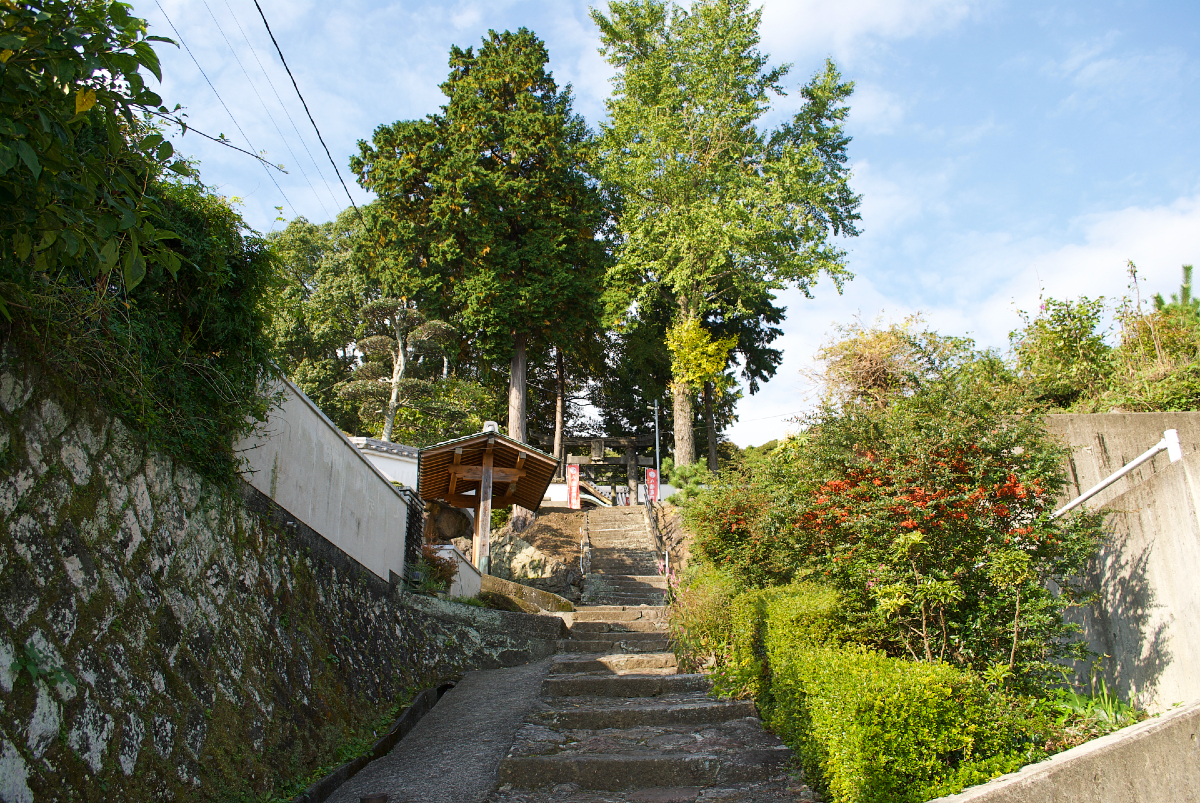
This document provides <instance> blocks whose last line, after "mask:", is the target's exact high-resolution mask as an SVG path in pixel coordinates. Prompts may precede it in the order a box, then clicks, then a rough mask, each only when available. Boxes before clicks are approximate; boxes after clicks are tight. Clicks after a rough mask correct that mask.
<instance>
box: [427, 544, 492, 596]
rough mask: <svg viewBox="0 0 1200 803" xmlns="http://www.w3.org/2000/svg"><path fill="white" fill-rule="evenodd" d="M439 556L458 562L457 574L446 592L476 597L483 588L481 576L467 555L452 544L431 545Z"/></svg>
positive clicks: (451, 594)
mask: <svg viewBox="0 0 1200 803" xmlns="http://www.w3.org/2000/svg"><path fill="white" fill-rule="evenodd" d="M433 549H434V551H435V552H437V553H438V556H439V557H442V558H449V559H450V560H453V561H454V562H455V563H457V564H458V574H456V575H454V581H453V582H452V583H450V588H449V591H448V593H449V594H450V596H452V597H477V596H479V592H480V590H481V589H482V588H483V577H482V575H480V573H479V570H478V569H476V568H475V567H474V566H472V565H471V561H469V560H467V556H466V555H464V554H463V553H462V552H460V551H459V549H458V547H456V546H453V545H452V544H437V545H435V546H434V547H433Z"/></svg>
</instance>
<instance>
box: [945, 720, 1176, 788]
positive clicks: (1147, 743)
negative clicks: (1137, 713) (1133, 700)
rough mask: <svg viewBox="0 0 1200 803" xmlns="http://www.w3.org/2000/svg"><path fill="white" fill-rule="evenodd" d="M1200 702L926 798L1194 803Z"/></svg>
mask: <svg viewBox="0 0 1200 803" xmlns="http://www.w3.org/2000/svg"><path fill="white" fill-rule="evenodd" d="M1197 733H1200V703H1193V704H1192V705H1190V706H1187V707H1185V708H1180V709H1176V710H1174V711H1170V712H1168V713H1166V714H1163V715H1162V716H1160V717H1156V718H1154V719H1148V720H1146V721H1145V722H1141V723H1138V724H1137V725H1131V726H1130V727H1128V728H1123V729H1122V730H1119V731H1117V732H1116V733H1111V734H1109V735H1108V736H1104V737H1102V738H1099V739H1096V740H1094V741H1091V742H1088V743H1086V744H1081V745H1080V746H1079V747H1075V748H1072V749H1071V750H1067V751H1064V752H1062V753H1059V754H1058V755H1056V756H1051V757H1050V758H1048V759H1047V760H1045V761H1042V762H1039V763H1037V764H1030V765H1029V766H1027V767H1023V768H1021V769H1020V770H1019V771H1017V772H1014V773H1010V774H1008V775H1002V776H1000V777H999V778H997V779H996V780H994V781H990V782H988V783H985V784H981V785H979V786H974V787H971V788H970V789H966V790H964V791H962V792H960V793H959V794H957V795H950V796H949V797H941V798H938V799H937V800H936V801H932V803H1034V801H1036V803H1200V742H1197V739H1196V737H1197Z"/></svg>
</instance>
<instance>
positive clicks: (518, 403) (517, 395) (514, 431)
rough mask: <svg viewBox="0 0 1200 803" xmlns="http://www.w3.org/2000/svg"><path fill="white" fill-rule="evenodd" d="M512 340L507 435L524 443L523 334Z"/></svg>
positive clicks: (524, 357)
mask: <svg viewBox="0 0 1200 803" xmlns="http://www.w3.org/2000/svg"><path fill="white" fill-rule="evenodd" d="M514 340H515V342H514V343H513V356H512V372H511V373H510V374H509V380H508V437H510V438H512V439H513V440H516V441H520V442H521V443H525V361H526V354H525V335H517V336H516V338H514Z"/></svg>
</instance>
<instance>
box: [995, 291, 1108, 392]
mask: <svg viewBox="0 0 1200 803" xmlns="http://www.w3.org/2000/svg"><path fill="white" fill-rule="evenodd" d="M1103 314H1104V299H1103V298H1097V299H1094V300H1093V299H1089V298H1088V297H1087V296H1080V298H1079V300H1078V301H1059V300H1057V299H1053V298H1047V299H1045V300H1044V301H1043V302H1042V305H1041V308H1040V309H1039V311H1038V315H1037V317H1036V318H1033V319H1032V320H1030V319H1028V317H1026V324H1025V327H1024V328H1022V329H1020V330H1018V331H1016V332H1013V333H1012V334H1010V335H1009V340H1010V342H1011V343H1012V349H1013V352H1014V353H1015V355H1016V362H1017V370H1018V372H1019V374H1020V376H1021V378H1022V379H1023V380H1024V381H1025V382H1026V383H1027V385H1028V387H1029V391H1030V393H1031V394H1032V395H1033V397H1034V398H1035V399H1038V400H1040V401H1042V402H1046V403H1049V404H1052V405H1054V406H1055V407H1063V408H1066V407H1070V406H1071V405H1072V404H1074V403H1075V402H1076V401H1078V400H1081V399H1086V398H1095V397H1097V396H1099V395H1100V394H1101V393H1102V392H1103V391H1104V388H1105V387H1106V384H1107V381H1108V378H1109V377H1110V376H1111V375H1112V370H1113V366H1112V354H1111V351H1112V349H1111V347H1110V346H1109V345H1108V344H1107V343H1106V342H1105V341H1104V334H1105V332H1104V330H1102V329H1101V328H1100V327H1101V320H1100V319H1101V317H1102V316H1103Z"/></svg>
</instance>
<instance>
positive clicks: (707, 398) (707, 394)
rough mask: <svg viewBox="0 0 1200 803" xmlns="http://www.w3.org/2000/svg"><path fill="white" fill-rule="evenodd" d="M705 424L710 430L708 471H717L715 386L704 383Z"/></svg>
mask: <svg viewBox="0 0 1200 803" xmlns="http://www.w3.org/2000/svg"><path fill="white" fill-rule="evenodd" d="M704 424H705V426H706V427H707V429H708V470H709V471H711V472H713V473H716V471H717V419H716V416H715V415H714V414H713V385H712V382H705V383H704Z"/></svg>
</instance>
